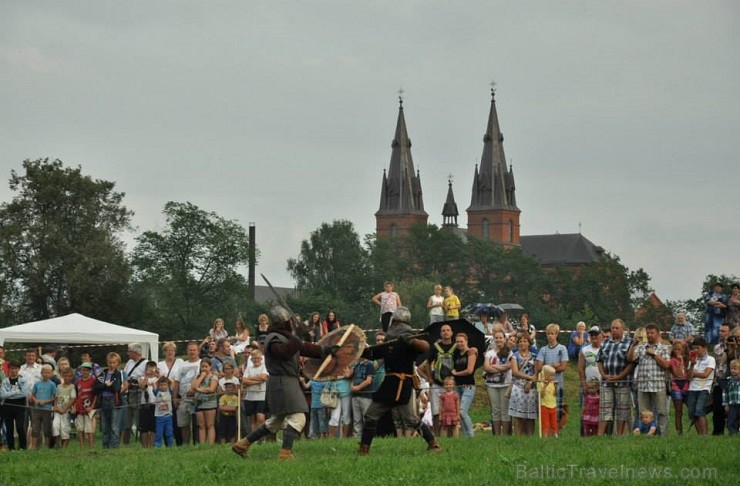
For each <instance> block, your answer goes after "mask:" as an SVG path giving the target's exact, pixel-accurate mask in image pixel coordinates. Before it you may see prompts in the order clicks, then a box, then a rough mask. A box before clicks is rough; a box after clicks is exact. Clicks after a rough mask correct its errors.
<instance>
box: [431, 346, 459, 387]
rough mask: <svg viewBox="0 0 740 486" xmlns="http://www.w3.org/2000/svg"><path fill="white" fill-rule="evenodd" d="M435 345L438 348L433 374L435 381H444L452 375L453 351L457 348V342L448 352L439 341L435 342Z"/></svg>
mask: <svg viewBox="0 0 740 486" xmlns="http://www.w3.org/2000/svg"><path fill="white" fill-rule="evenodd" d="M434 347H435V348H436V349H437V359H436V360H435V361H434V369H433V370H432V376H433V378H434V381H435V382H437V383H444V381H445V378H448V377H450V376H452V368H453V366H454V360H453V358H452V353H454V352H455V350H456V349H457V344H453V345H452V347H451V348H450V349H449V350H448V351H447V352H446V353H445V351H444V349H442V346H440V345H439V343H434Z"/></svg>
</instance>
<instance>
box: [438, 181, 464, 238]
mask: <svg viewBox="0 0 740 486" xmlns="http://www.w3.org/2000/svg"><path fill="white" fill-rule="evenodd" d="M447 185H448V187H447V200H446V201H445V205H444V206H443V207H442V227H443V228H457V216H458V215H459V214H460V213H459V212H458V211H457V203H456V202H455V194H454V193H453V192H452V179H447Z"/></svg>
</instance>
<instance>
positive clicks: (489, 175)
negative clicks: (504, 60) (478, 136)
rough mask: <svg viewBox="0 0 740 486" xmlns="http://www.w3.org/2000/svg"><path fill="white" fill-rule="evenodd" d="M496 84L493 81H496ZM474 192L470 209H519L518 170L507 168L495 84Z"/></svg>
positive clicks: (474, 182)
mask: <svg viewBox="0 0 740 486" xmlns="http://www.w3.org/2000/svg"><path fill="white" fill-rule="evenodd" d="M492 84H493V83H492ZM473 188H474V190H473V194H472V197H471V201H470V207H469V208H468V210H469V211H471V210H485V209H511V210H515V211H518V210H519V208H517V206H516V198H515V196H514V173H513V172H512V171H511V170H509V169H508V168H507V167H506V156H505V155H504V135H503V133H501V128H500V126H499V122H498V113H497V111H496V91H495V89H494V88H493V87H491V108H490V111H489V113H488V125H487V127H486V133H485V135H483V154H482V155H481V161H480V170H479V172H478V174H476V176H475V179H474V180H473Z"/></svg>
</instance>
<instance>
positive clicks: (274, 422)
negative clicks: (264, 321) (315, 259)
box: [231, 306, 336, 459]
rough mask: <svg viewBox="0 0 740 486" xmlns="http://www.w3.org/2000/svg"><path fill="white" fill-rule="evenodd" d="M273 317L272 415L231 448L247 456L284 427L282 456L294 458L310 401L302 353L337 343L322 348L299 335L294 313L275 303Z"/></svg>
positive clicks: (269, 356)
mask: <svg viewBox="0 0 740 486" xmlns="http://www.w3.org/2000/svg"><path fill="white" fill-rule="evenodd" d="M270 319H271V321H272V325H271V327H270V331H269V333H268V334H267V337H266V338H265V345H264V353H265V366H266V367H267V372H268V373H269V377H268V379H267V392H266V395H265V400H266V402H267V409H268V410H269V412H270V417H269V418H268V419H267V421H265V423H264V424H263V425H261V426H260V427H259V428H257V430H254V431H253V432H252V433H251V434H249V435H248V436H247V437H246V438H244V439H242V440H240V441H238V442H236V443H235V444H234V445H233V446H232V447H231V450H233V451H234V452H236V453H237V454H239V455H240V456H242V457H247V452H248V451H249V447H250V446H251V445H252V444H254V443H255V442H257V441H258V440H260V439H262V438H263V437H266V436H267V435H269V434H275V433H276V432H277V431H278V430H282V431H283V445H282V448H281V449H280V453H279V454H278V459H292V458H293V453H292V449H293V441H294V440H295V439H296V438H297V437H299V436H300V435H301V431H302V430H303V427H304V426H305V425H306V414H307V413H308V405H307V404H306V399H305V398H304V395H303V390H302V388H301V385H300V382H299V381H298V376H299V372H298V356H299V355H300V356H308V357H309V358H322V357H325V356H327V355H328V354H330V353H331V352H332V351H336V349H335V347H333V346H328V347H325V348H322V347H321V346H319V345H317V344H312V343H308V342H303V341H301V340H300V339H298V338H297V337H296V336H295V335H294V334H293V332H292V330H291V324H290V320H291V315H290V313H289V312H288V311H287V310H285V309H284V308H283V307H280V306H275V307H273V308H272V310H271V311H270Z"/></svg>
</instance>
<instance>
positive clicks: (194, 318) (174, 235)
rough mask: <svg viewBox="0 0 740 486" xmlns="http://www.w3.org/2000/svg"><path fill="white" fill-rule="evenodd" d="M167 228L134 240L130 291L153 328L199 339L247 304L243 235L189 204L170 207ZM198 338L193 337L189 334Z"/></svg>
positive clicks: (167, 207) (233, 224) (234, 226)
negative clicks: (139, 300) (141, 303)
mask: <svg viewBox="0 0 740 486" xmlns="http://www.w3.org/2000/svg"><path fill="white" fill-rule="evenodd" d="M163 212H164V214H165V216H166V222H165V228H164V230H163V231H161V232H155V231H146V232H144V233H143V234H142V235H141V236H139V237H138V238H137V246H136V248H134V251H133V256H132V263H133V264H134V267H135V285H134V292H136V293H137V295H139V296H140V298H144V299H147V303H146V304H145V306H144V308H143V309H142V312H143V313H144V315H146V316H148V318H149V319H152V325H151V327H152V328H154V329H157V330H158V331H159V332H160V333H162V334H165V335H168V336H171V337H193V335H201V334H204V333H205V330H206V329H207V328H208V327H209V326H210V323H211V322H212V321H213V319H214V318H215V317H218V316H223V313H224V312H231V313H233V314H234V316H236V314H237V313H238V312H239V311H240V310H242V309H243V308H244V307H245V306H246V305H247V284H246V281H245V278H244V277H243V276H242V275H241V274H240V273H239V272H238V271H237V270H238V268H239V266H241V265H244V264H246V263H247V262H248V256H249V240H248V236H247V233H246V231H245V230H244V228H243V227H242V226H240V225H239V224H238V223H236V222H234V221H229V220H226V219H224V218H222V217H221V216H219V215H217V214H216V213H213V212H207V211H204V210H202V209H200V208H198V207H197V206H195V205H194V204H192V203H189V202H186V203H177V202H168V203H167V204H165V207H164V211H163ZM193 333H196V334H193Z"/></svg>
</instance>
